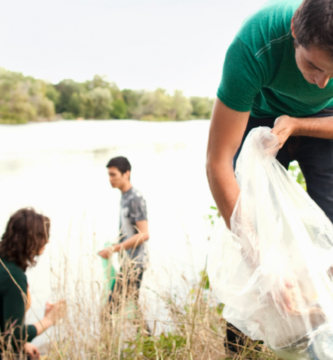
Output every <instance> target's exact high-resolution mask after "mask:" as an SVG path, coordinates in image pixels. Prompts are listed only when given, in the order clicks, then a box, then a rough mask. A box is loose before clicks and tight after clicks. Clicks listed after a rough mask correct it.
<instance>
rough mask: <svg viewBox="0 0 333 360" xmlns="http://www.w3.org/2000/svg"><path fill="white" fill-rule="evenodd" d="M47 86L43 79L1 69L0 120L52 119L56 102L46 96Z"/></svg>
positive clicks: (16, 121) (18, 121)
mask: <svg viewBox="0 0 333 360" xmlns="http://www.w3.org/2000/svg"><path fill="white" fill-rule="evenodd" d="M47 87H48V85H47V84H46V83H45V82H44V81H42V80H36V79H34V78H32V77H29V76H23V75H22V74H21V73H16V72H11V71H7V70H5V69H0V122H1V123H26V122H27V121H36V120H49V119H51V118H52V117H53V116H54V103H53V102H52V101H51V100H50V99H49V98H48V97H47V96H46V93H47Z"/></svg>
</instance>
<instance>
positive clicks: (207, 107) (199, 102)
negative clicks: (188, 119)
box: [190, 96, 214, 119]
mask: <svg viewBox="0 0 333 360" xmlns="http://www.w3.org/2000/svg"><path fill="white" fill-rule="evenodd" d="M190 101H191V104H192V107H193V111H192V116H193V118H195V119H210V117H211V114H212V108H213V103H214V100H213V99H209V98H207V97H205V98H202V97H199V96H192V97H191V98H190Z"/></svg>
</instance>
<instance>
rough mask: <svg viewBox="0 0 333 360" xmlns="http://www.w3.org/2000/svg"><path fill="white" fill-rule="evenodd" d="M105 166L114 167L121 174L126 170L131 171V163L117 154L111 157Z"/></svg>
mask: <svg viewBox="0 0 333 360" xmlns="http://www.w3.org/2000/svg"><path fill="white" fill-rule="evenodd" d="M106 167H107V168H110V167H116V168H117V169H118V170H119V171H120V172H121V173H122V174H125V172H126V171H131V164H130V162H129V161H128V159H127V158H125V157H124V156H117V157H115V158H112V159H111V160H110V161H109V162H108V164H107V165H106Z"/></svg>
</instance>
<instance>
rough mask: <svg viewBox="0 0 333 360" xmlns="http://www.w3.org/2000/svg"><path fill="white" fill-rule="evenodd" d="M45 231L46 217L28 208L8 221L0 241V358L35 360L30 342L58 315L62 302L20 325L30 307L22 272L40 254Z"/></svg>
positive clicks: (61, 311) (47, 220)
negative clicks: (33, 321)
mask: <svg viewBox="0 0 333 360" xmlns="http://www.w3.org/2000/svg"><path fill="white" fill-rule="evenodd" d="M49 229H50V219H49V218H47V217H46V216H43V215H40V214H37V213H36V212H35V211H34V210H33V209H30V208H27V209H21V210H19V211H17V212H16V213H15V214H14V215H12V216H11V218H10V219H9V221H8V223H7V227H6V230H5V233H4V234H3V236H2V239H1V241H0V333H1V337H0V340H1V341H0V359H5V358H7V357H8V358H9V359H12V358H15V354H17V358H20V359H21V357H19V355H20V354H23V353H25V354H26V355H27V357H28V359H31V360H34V359H39V350H38V348H37V347H36V346H35V345H34V344H31V341H32V340H33V339H34V338H35V337H36V336H38V335H40V334H41V333H42V332H43V331H45V330H46V329H48V328H49V327H50V326H52V325H53V324H55V322H56V321H57V319H59V318H60V317H61V316H62V313H63V310H64V306H65V304H64V302H63V301H61V302H58V303H56V304H49V303H47V304H46V309H45V316H44V318H43V319H41V320H40V321H38V322H36V323H35V324H30V325H25V323H24V319H25V313H26V311H27V309H28V307H29V306H30V295H29V290H28V283H27V276H26V274H25V272H26V270H27V268H28V267H29V266H34V265H35V264H36V259H35V258H36V256H40V255H42V254H43V252H44V250H45V246H46V244H47V243H48V239H49ZM9 354H11V355H9ZM6 355H9V356H6ZM13 356H14V357H13Z"/></svg>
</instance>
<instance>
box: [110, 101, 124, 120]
mask: <svg viewBox="0 0 333 360" xmlns="http://www.w3.org/2000/svg"><path fill="white" fill-rule="evenodd" d="M110 115H111V117H112V118H113V119H126V118H127V105H126V103H125V101H124V100H123V99H116V100H114V101H113V103H112V110H111V113H110Z"/></svg>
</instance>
